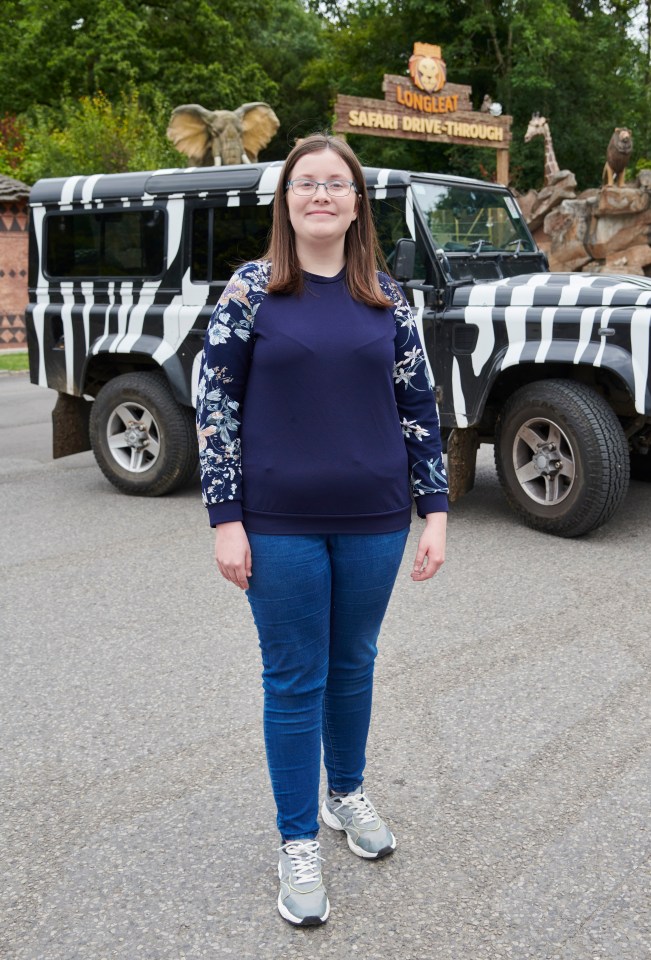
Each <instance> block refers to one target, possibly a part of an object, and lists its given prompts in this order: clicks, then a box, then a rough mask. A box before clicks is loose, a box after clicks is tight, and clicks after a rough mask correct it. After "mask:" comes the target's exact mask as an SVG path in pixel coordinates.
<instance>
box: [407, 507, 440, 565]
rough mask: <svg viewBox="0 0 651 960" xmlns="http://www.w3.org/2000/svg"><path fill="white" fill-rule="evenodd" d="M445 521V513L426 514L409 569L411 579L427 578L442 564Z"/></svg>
mask: <svg viewBox="0 0 651 960" xmlns="http://www.w3.org/2000/svg"><path fill="white" fill-rule="evenodd" d="M447 522H448V515H447V513H428V514H427V516H426V518H425V529H424V530H423V532H422V534H421V536H420V540H419V541H418V550H417V551H416V559H415V561H414V569H413V570H412V571H411V579H412V580H416V581H419V580H429V579H430V578H431V577H433V576H434V574H435V573H437V572H438V570H439V569H440V568H441V567H442V566H443V562H444V560H445V531H446V528H447Z"/></svg>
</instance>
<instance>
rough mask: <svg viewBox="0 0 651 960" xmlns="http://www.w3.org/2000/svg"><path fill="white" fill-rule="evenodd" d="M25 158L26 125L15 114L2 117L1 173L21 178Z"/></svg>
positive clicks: (0, 127)
mask: <svg viewBox="0 0 651 960" xmlns="http://www.w3.org/2000/svg"><path fill="white" fill-rule="evenodd" d="M24 160H25V125H24V123H23V122H22V121H20V120H19V119H18V117H16V116H15V115H14V114H11V113H5V115H4V117H0V173H1V174H4V175H5V176H6V177H13V178H14V179H20V173H21V170H22V166H23V162H24Z"/></svg>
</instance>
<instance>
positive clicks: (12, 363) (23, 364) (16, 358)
mask: <svg viewBox="0 0 651 960" xmlns="http://www.w3.org/2000/svg"><path fill="white" fill-rule="evenodd" d="M0 370H29V358H28V356H27V351H26V350H25V352H24V353H3V352H2V350H0Z"/></svg>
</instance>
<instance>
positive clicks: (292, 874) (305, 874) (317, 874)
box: [278, 840, 330, 927]
mask: <svg viewBox="0 0 651 960" xmlns="http://www.w3.org/2000/svg"><path fill="white" fill-rule="evenodd" d="M279 849H280V860H279V861H278V876H279V878H280V893H279V894H278V910H279V911H280V915H281V917H284V918H285V920H289V922H290V923H295V924H296V925H297V926H299V927H314V926H316V925H317V924H319V923H325V922H326V920H327V919H328V914H329V913H330V904H329V902H328V895H327V893H326V890H325V887H324V886H323V877H322V876H321V867H320V865H319V860H323V857H320V856H319V842H318V840H288V841H287V843H284V844H283V845H282V847H280V848H279Z"/></svg>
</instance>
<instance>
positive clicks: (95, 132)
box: [21, 93, 178, 183]
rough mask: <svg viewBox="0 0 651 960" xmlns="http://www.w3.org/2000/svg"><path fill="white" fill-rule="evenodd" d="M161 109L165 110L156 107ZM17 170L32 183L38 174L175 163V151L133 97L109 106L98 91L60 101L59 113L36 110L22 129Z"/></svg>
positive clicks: (111, 170)
mask: <svg viewBox="0 0 651 960" xmlns="http://www.w3.org/2000/svg"><path fill="white" fill-rule="evenodd" d="M160 112H161V113H163V114H164V113H167V112H168V111H164V112H163V111H160ZM26 154H27V155H26V159H25V160H24V162H23V165H22V168H21V173H22V177H23V179H26V180H27V181H28V182H30V183H32V182H34V181H35V180H37V179H38V178H39V177H63V176H69V175H70V173H71V172H72V171H74V172H75V173H76V174H91V173H122V172H124V171H127V170H150V169H152V168H155V167H163V166H177V165H178V154H177V153H176V151H175V150H174V149H173V148H172V146H171V144H170V143H169V142H168V141H167V140H166V139H165V136H164V130H163V129H160V128H157V126H156V125H155V124H154V122H153V121H152V119H151V117H150V115H149V114H148V113H146V112H145V111H143V110H142V108H141V106H140V103H139V99H138V95H137V94H136V93H132V94H131V95H130V96H128V97H127V96H123V97H121V98H120V100H119V101H118V103H117V104H116V105H113V104H112V103H111V102H110V101H109V100H108V99H107V98H106V97H105V96H104V95H103V94H101V93H98V94H96V95H95V96H93V97H82V98H81V100H80V101H79V102H78V103H74V102H72V101H66V102H64V104H63V105H62V108H61V111H60V112H59V113H58V114H55V113H54V112H53V111H52V110H46V109H45V108H40V109H37V110H36V111H35V119H34V122H33V124H32V125H31V126H30V127H29V128H28V133H27V151H26Z"/></svg>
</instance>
